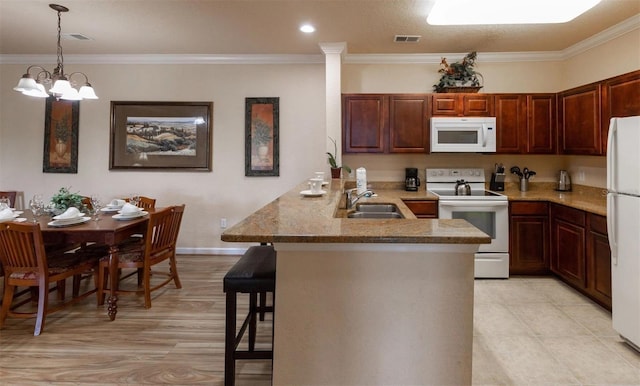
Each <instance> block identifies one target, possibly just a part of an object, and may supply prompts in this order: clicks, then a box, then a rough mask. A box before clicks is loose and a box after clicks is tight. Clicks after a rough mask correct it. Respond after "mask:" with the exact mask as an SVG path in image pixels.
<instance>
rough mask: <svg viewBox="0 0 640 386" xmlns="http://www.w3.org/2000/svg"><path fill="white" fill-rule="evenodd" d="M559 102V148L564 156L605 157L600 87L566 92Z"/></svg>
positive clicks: (594, 86) (590, 85)
mask: <svg viewBox="0 0 640 386" xmlns="http://www.w3.org/2000/svg"><path fill="white" fill-rule="evenodd" d="M559 98H560V99H559V102H558V146H559V150H560V153H561V154H584V155H601V154H602V133H601V131H600V84H599V83H594V84H589V85H586V86H581V87H577V88H574V89H571V90H567V91H563V92H561V93H560V94H559Z"/></svg>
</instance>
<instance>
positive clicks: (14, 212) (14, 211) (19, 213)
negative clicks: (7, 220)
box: [13, 209, 24, 216]
mask: <svg viewBox="0 0 640 386" xmlns="http://www.w3.org/2000/svg"><path fill="white" fill-rule="evenodd" d="M23 213H24V212H23V211H21V210H15V209H14V210H13V214H17V215H18V216H20V215H21V214H23Z"/></svg>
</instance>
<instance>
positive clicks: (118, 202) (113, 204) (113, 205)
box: [100, 198, 127, 213]
mask: <svg viewBox="0 0 640 386" xmlns="http://www.w3.org/2000/svg"><path fill="white" fill-rule="evenodd" d="M126 203H127V202H126V201H125V200H122V199H119V198H114V199H113V200H111V201H110V202H109V203H108V204H107V205H105V206H104V208H102V209H100V211H102V212H105V213H117V212H118V211H120V210H121V209H122V207H123V206H124V204H126Z"/></svg>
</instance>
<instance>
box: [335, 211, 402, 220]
mask: <svg viewBox="0 0 640 386" xmlns="http://www.w3.org/2000/svg"><path fill="white" fill-rule="evenodd" d="M347 217H348V218H378V219H380V218H404V217H403V216H402V214H400V213H399V212H351V213H349V214H348V215H347Z"/></svg>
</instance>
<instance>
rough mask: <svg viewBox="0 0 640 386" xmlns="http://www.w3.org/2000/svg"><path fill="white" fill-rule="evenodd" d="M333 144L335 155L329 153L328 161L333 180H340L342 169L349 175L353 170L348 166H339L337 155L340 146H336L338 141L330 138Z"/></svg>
mask: <svg viewBox="0 0 640 386" xmlns="http://www.w3.org/2000/svg"><path fill="white" fill-rule="evenodd" d="M329 139H330V140H331V142H333V153H331V152H327V160H328V161H329V166H331V178H340V176H341V172H342V169H344V170H346V171H347V173H351V168H350V167H348V166H347V165H342V166H339V165H338V162H337V161H336V154H338V145H337V144H336V140H335V139H333V138H331V137H329Z"/></svg>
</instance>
